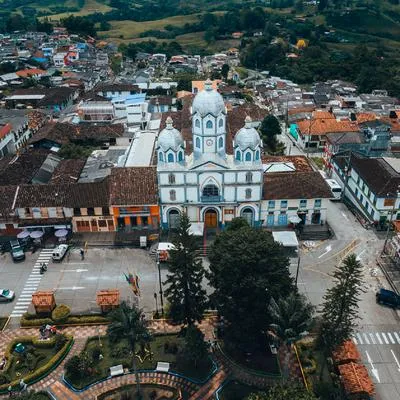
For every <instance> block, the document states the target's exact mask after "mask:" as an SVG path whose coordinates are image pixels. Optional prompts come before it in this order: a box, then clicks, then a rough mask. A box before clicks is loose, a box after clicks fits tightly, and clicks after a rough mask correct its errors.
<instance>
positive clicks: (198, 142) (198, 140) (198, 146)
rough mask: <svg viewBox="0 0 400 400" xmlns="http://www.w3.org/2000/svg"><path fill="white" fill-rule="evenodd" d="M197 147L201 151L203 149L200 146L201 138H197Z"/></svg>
mask: <svg viewBox="0 0 400 400" xmlns="http://www.w3.org/2000/svg"><path fill="white" fill-rule="evenodd" d="M196 147H197V148H198V149H199V148H200V147H201V145H200V138H198V137H197V138H196Z"/></svg>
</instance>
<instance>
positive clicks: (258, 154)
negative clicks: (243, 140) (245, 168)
mask: <svg viewBox="0 0 400 400" xmlns="http://www.w3.org/2000/svg"><path fill="white" fill-rule="evenodd" d="M259 159H260V150H257V151H256V160H257V161H258V160H259Z"/></svg>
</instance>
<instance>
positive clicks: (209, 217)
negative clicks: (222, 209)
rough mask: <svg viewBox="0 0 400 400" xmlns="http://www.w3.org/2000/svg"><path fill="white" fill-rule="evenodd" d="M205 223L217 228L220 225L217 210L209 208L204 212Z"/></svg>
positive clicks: (209, 226)
mask: <svg viewBox="0 0 400 400" xmlns="http://www.w3.org/2000/svg"><path fill="white" fill-rule="evenodd" d="M204 223H205V225H206V227H207V228H216V227H217V225H218V214H217V212H216V211H215V210H213V209H209V210H207V211H206V213H205V214H204Z"/></svg>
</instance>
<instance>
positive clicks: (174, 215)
mask: <svg viewBox="0 0 400 400" xmlns="http://www.w3.org/2000/svg"><path fill="white" fill-rule="evenodd" d="M179 220H180V214H179V211H178V210H170V211H169V212H168V227H169V228H170V229H176V228H178V226H179Z"/></svg>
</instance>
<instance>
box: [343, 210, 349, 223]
mask: <svg viewBox="0 0 400 400" xmlns="http://www.w3.org/2000/svg"><path fill="white" fill-rule="evenodd" d="M341 214H342V215H343V218H344V219H345V220H346V221H348V220H349V217H348V216H347V215H346V214H345V213H344V212H343V211H342V212H341Z"/></svg>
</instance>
